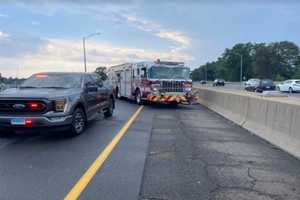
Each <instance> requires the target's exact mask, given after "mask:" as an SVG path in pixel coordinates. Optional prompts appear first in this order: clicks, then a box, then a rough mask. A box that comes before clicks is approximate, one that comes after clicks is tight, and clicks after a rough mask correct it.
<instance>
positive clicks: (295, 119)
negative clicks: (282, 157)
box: [194, 88, 300, 158]
mask: <svg viewBox="0 0 300 200" xmlns="http://www.w3.org/2000/svg"><path fill="white" fill-rule="evenodd" d="M194 90H195V94H196V95H197V96H198V99H199V102H200V103H201V104H203V105H205V106H206V107H208V108H210V109H212V110H214V111H215V112H217V113H219V114H221V115H222V116H224V117H225V118H227V119H229V120H231V121H233V122H235V123H236V124H238V125H240V126H242V127H244V128H246V129H247V130H249V131H250V132H252V133H254V134H256V135H258V136H260V137H261V138H263V139H265V140H267V141H269V142H271V143H273V144H274V145H276V146H278V147H280V148H282V149H283V150H285V151H287V152H289V153H291V154H292V155H294V156H296V157H298V158H300V103H299V102H297V103H296V102H295V103H293V102H289V101H287V100H286V98H285V99H284V100H283V99H280V98H273V97H267V98H266V97H261V96H257V95H252V94H245V93H238V92H230V91H221V90H218V89H211V88H196V89H194Z"/></svg>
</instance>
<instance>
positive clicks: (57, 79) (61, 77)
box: [20, 74, 82, 88]
mask: <svg viewBox="0 0 300 200" xmlns="http://www.w3.org/2000/svg"><path fill="white" fill-rule="evenodd" d="M81 82H82V75H80V74H35V75H33V76H31V77H30V78H28V79H27V80H25V81H24V82H23V84H22V85H21V86H20V87H21V88H80V87H81Z"/></svg>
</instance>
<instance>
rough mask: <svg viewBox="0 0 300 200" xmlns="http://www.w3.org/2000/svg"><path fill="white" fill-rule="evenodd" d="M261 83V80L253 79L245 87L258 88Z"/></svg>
mask: <svg viewBox="0 0 300 200" xmlns="http://www.w3.org/2000/svg"><path fill="white" fill-rule="evenodd" d="M259 82H260V79H256V78H252V79H249V80H248V81H247V82H245V87H251V86H257V85H258V84H259Z"/></svg>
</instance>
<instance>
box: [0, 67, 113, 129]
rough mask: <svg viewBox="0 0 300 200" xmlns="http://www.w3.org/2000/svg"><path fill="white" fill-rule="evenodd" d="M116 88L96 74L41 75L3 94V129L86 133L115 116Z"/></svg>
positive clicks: (0, 119) (0, 116)
mask: <svg viewBox="0 0 300 200" xmlns="http://www.w3.org/2000/svg"><path fill="white" fill-rule="evenodd" d="M114 107H115V100H114V95H113V91H112V87H110V86H107V85H105V83H103V82H102V80H101V79H100V78H99V76H98V75H97V74H95V73H58V72H57V73H56V72H51V73H38V74H34V75H32V76H31V77H30V78H28V79H27V80H25V81H24V82H23V83H22V84H21V85H20V87H18V88H11V89H6V90H4V91H2V92H0V129H2V130H6V131H8V130H11V131H14V132H33V131H35V130H42V131H45V130H55V131H58V130H60V131H69V133H71V134H73V135H79V134H81V133H83V132H84V130H85V128H86V125H87V122H89V121H91V120H93V119H95V118H96V117H97V116H99V115H98V114H99V113H103V114H104V116H106V117H109V116H111V115H112V114H113V110H114Z"/></svg>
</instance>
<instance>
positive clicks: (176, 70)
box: [149, 66, 190, 80]
mask: <svg viewBox="0 0 300 200" xmlns="http://www.w3.org/2000/svg"><path fill="white" fill-rule="evenodd" d="M189 75H190V70H189V68H186V67H167V66H152V67H151V68H150V69H149V78H157V79H185V80H186V79H189Z"/></svg>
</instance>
